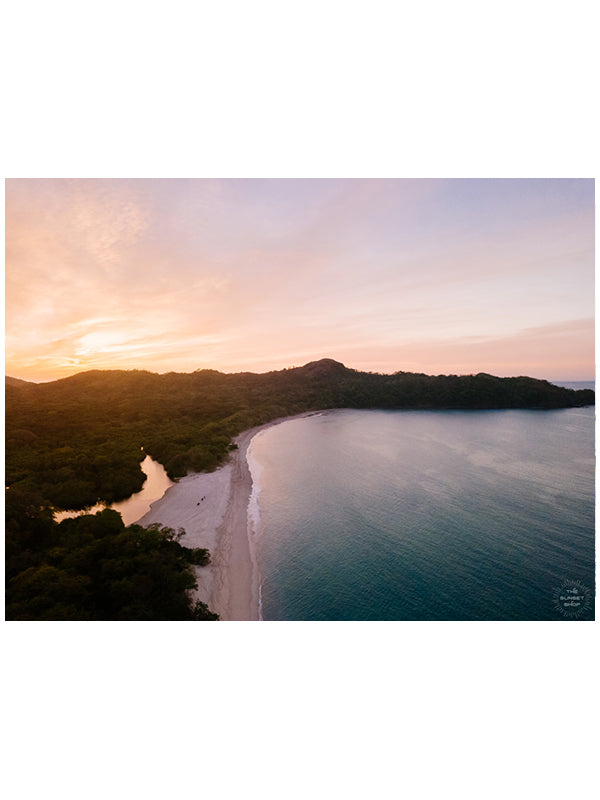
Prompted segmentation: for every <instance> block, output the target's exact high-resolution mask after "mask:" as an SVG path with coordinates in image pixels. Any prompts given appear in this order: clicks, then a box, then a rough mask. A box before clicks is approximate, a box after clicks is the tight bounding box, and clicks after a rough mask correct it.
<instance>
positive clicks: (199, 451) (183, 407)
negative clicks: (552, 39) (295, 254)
mask: <svg viewBox="0 0 600 800" xmlns="http://www.w3.org/2000/svg"><path fill="white" fill-rule="evenodd" d="M13 381H14V379H13ZM13 381H11V382H8V381H7V385H6V484H7V485H8V486H11V487H17V488H19V489H21V490H23V491H35V492H37V493H39V494H40V495H41V496H42V497H43V498H44V499H45V501H46V502H48V503H50V504H52V505H54V506H56V507H59V508H83V507H85V506H87V505H91V504H93V503H95V502H96V501H97V500H98V499H101V500H105V501H107V502H109V503H110V502H114V501H116V500H120V499H123V498H124V497H127V496H129V495H130V494H131V493H132V492H135V491H139V489H140V488H141V486H142V484H143V481H144V474H143V473H142V471H141V469H140V466H139V464H140V462H141V461H142V460H143V458H144V455H145V454H149V455H151V456H152V457H153V458H155V459H156V460H157V461H160V462H161V463H162V464H164V466H165V468H166V470H167V472H168V474H169V476H170V477H171V478H177V477H180V476H182V475H185V474H186V473H187V472H188V471H203V470H212V469H215V468H216V467H217V466H219V465H220V464H221V463H223V461H224V460H225V459H226V457H227V454H228V452H229V449H230V447H231V439H232V437H234V436H235V435H237V434H238V433H240V432H241V431H242V430H246V429H248V428H250V427H252V426H254V425H258V424H262V423H264V422H268V421H269V420H272V419H275V418H277V417H281V416H286V415H291V414H297V413H300V412H303V411H310V410H317V409H327V408H383V409H404V408H405V409H435V408H454V409H498V408H540V409H550V408H565V407H572V406H582V405H590V404H593V403H594V392H593V391H590V390H580V391H574V390H572V389H564V388H561V387H558V386H554V385H552V384H550V383H548V382H547V381H541V380H536V379H533V378H528V377H516V378H497V377H494V376H493V375H488V374H485V373H480V374H478V375H463V376H457V375H438V376H430V375H423V374H415V373H409V372H398V373H395V374H393V375H381V374H376V373H367V372H359V371H357V370H354V369H350V368H348V367H346V366H344V365H343V364H341V363H340V362H338V361H334V360H333V359H322V360H320V361H314V362H311V363H309V364H305V365H304V366H302V367H294V368H291V369H285V370H279V371H273V372H269V373H265V374H254V373H249V372H244V373H234V374H225V373H221V372H217V371H215V370H199V371H197V372H193V373H175V372H171V373H167V374H165V375H158V374H156V373H152V372H147V371H144V370H130V371H121V370H107V371H102V370H92V371H89V372H83V373H79V374H77V375H73V376H71V377H69V378H63V379H61V380H58V381H52V382H50V383H43V384H31V383H28V382H26V381H18V380H17V381H16V382H13ZM141 448H143V450H142V449H141Z"/></svg>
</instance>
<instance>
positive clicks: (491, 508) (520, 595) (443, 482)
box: [249, 407, 595, 620]
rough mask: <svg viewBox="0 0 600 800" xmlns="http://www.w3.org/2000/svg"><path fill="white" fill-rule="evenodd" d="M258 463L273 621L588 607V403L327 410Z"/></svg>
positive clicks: (255, 457) (583, 610)
mask: <svg viewBox="0 0 600 800" xmlns="http://www.w3.org/2000/svg"><path fill="white" fill-rule="evenodd" d="M249 462H250V465H251V468H252V472H253V478H254V481H255V501H256V500H258V508H257V509H256V508H255V513H254V517H255V523H256V524H255V529H256V533H255V542H256V547H257V554H258V561H259V566H260V572H261V597H262V616H263V619H265V620H557V619H577V618H579V619H593V616H594V611H593V608H594V602H593V594H594V552H595V551H594V408H593V407H590V408H579V409H564V410H559V411H525V410H523V411H521V410H518V411H514V410H506V411H356V410H341V411H333V412H325V413H323V414H321V415H318V416H311V417H307V418H303V419H297V420H292V421H289V422H286V423H282V424H281V425H277V426H275V427H272V428H269V429H267V430H266V431H264V432H262V433H261V434H259V435H258V436H256V437H255V438H254V439H253V440H252V443H251V446H250V449H249ZM257 511H258V513H256V512H257ZM572 582H576V583H575V584H574V585H575V587H576V589H577V591H578V592H579V593H580V596H583V601H582V603H580V606H579V607H578V609H577V610H576V613H575V610H573V609H569V608H568V607H566V606H564V605H562V604H561V602H560V601H559V599H558V598H559V597H563V599H564V596H565V595H564V592H565V591H571V592H574V591H575V589H573V588H572V585H571V584H572ZM582 593H583V594H582Z"/></svg>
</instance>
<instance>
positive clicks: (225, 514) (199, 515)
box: [137, 410, 323, 622]
mask: <svg viewBox="0 0 600 800" xmlns="http://www.w3.org/2000/svg"><path fill="white" fill-rule="evenodd" d="M319 413H323V412H321V411H319V410H314V411H305V412H302V413H300V414H294V415H291V416H288V417H278V418H277V419H274V420H271V421H270V422H266V423H264V424H263V425H257V426H255V427H254V428H249V429H248V430H246V431H242V433H240V434H238V435H237V436H236V437H235V438H234V439H233V442H234V444H236V445H237V450H232V451H231V456H230V458H229V460H228V461H227V463H226V464H224V465H223V466H222V467H219V468H218V469H217V470H215V471H214V472H196V473H190V474H189V475H187V476H186V477H185V478H180V479H179V481H178V482H177V483H175V484H174V485H173V486H171V487H170V488H169V489H167V491H166V492H165V494H164V495H163V496H162V497H161V498H160V499H159V500H156V501H155V502H154V503H152V505H151V507H150V511H148V512H147V513H146V514H144V516H143V517H141V518H140V519H139V520H137V523H138V524H139V525H144V526H147V525H150V524H152V523H159V524H160V525H165V526H167V527H169V528H174V529H175V530H177V529H179V528H184V529H185V535H184V536H183V537H182V538H181V544H183V545H185V546H186V547H205V548H207V549H208V550H209V551H210V555H211V562H210V564H209V565H208V566H206V567H194V573H195V575H196V580H197V582H198V589H197V590H196V591H195V592H194V593H193V599H194V600H201V601H202V602H203V603H206V604H207V606H208V607H209V608H210V610H211V611H214V612H215V613H217V614H218V615H219V617H220V618H221V620H224V621H236V622H237V621H254V620H259V619H260V608H259V604H260V597H259V595H260V574H259V569H258V563H257V558H256V552H255V547H254V543H253V542H252V541H251V536H252V534H251V530H250V524H249V517H248V505H249V502H250V498H251V494H252V486H253V484H252V474H251V472H250V467H249V464H248V460H247V452H248V448H249V446H250V442H251V441H252V439H253V438H254V437H255V436H256V434H258V433H260V432H261V431H264V430H267V429H268V428H271V427H273V426H274V425H279V424H281V423H282V422H289V421H290V420H294V419H302V418H304V417H309V416H312V415H313V414H319Z"/></svg>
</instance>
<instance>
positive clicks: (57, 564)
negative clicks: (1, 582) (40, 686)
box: [6, 489, 218, 620]
mask: <svg viewBox="0 0 600 800" xmlns="http://www.w3.org/2000/svg"><path fill="white" fill-rule="evenodd" d="M6 495H7V496H6V619H9V620H214V619H218V617H217V615H216V614H213V613H212V612H211V611H209V609H208V608H207V606H206V605H205V604H204V603H200V602H196V603H193V602H192V601H191V599H190V594H189V593H190V591H191V590H192V589H195V588H196V579H195V577H194V573H193V570H192V568H191V565H192V564H200V565H205V564H207V563H208V562H209V561H210V558H209V555H208V551H207V550H204V549H201V548H198V549H190V548H187V547H183V546H182V545H181V544H180V543H179V539H180V538H181V536H182V535H183V531H177V532H176V531H173V530H171V529H170V528H162V527H160V526H158V525H154V526H150V527H149V528H142V527H141V526H139V525H130V526H128V527H125V526H124V525H123V520H122V519H121V515H120V514H118V513H117V512H116V511H112V510H110V509H107V510H105V511H100V512H98V513H97V514H95V515H84V516H81V517H76V518H74V519H66V520H64V521H63V522H61V523H60V524H57V523H55V522H54V520H53V518H52V511H51V509H49V508H48V507H47V506H45V505H44V503H43V500H42V498H41V497H39V496H36V495H33V494H28V493H24V492H20V491H19V490H18V489H15V490H10V491H8V492H7V493H6Z"/></svg>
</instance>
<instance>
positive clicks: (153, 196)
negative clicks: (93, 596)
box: [6, 180, 594, 380]
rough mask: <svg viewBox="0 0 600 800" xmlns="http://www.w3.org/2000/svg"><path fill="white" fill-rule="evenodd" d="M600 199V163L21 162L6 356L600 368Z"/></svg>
mask: <svg viewBox="0 0 600 800" xmlns="http://www.w3.org/2000/svg"><path fill="white" fill-rule="evenodd" d="M593 203H594V198H593V182H591V181H499V182H494V181H430V180H428V181H393V180H389V181H325V180H322V181H304V180H303V181H268V180H265V181H192V180H189V181H188V180H185V181H160V180H157V181H149V180H139V181H118V180H116V181H107V180H102V181H48V180H45V181H30V180H27V181H18V180H11V181H7V188H6V359H7V370H8V371H9V372H11V371H12V373H13V374H15V375H17V376H20V377H25V378H30V379H33V380H35V379H43V380H44V379H50V378H53V377H61V376H64V375H67V374H71V373H72V372H73V371H79V370H81V369H89V368H110V367H119V368H134V367H140V368H146V369H152V370H156V371H167V370H170V369H178V370H183V371H190V370H193V369H196V368H197V367H204V366H209V367H214V368H217V369H223V370H236V369H258V370H260V369H271V368H276V367H280V366H286V365H289V364H290V363H297V362H298V361H299V360H301V359H306V360H309V359H310V358H313V357H320V356H321V355H329V356H333V357H336V358H340V359H342V360H346V361H347V363H349V364H350V365H351V366H356V367H360V368H363V369H369V368H372V369H377V370H379V371H393V370H395V369H403V368H407V369H408V368H411V369H419V370H422V371H432V370H433V371H438V372H444V371H446V372H447V371H450V372H451V371H464V372H472V371H479V370H481V369H483V370H485V371H493V370H494V369H496V371H499V372H502V373H503V374H509V373H514V372H515V371H518V372H531V373H532V374H534V373H535V374H539V373H540V370H542V371H546V373H547V374H551V375H554V376H566V375H567V373H568V374H569V375H571V374H574V372H575V371H578V372H577V376H578V377H583V378H585V377H589V375H590V374H591V373H592V372H593V364H594V361H593V353H591V350H590V345H591V342H592V334H591V331H590V327H589V324H588V323H586V324H585V325H582V326H580V327H579V328H578V327H577V325H576V324H574V323H572V321H573V320H578V319H579V320H581V319H587V320H589V319H590V318H591V317H592V316H593V313H594V310H593V276H594V267H593V264H594V255H593V254H594V205H593ZM561 325H563V326H564V325H566V326H567V327H566V328H563V329H561V327H560V326H561ZM569 326H571V327H569ZM543 329H552V330H553V331H554V333H552V335H546V336H544V335H543V334H542V333H541V331H542V330H543ZM493 343H495V344H493ZM503 347H504V348H505V352H504V355H502V353H501V352H500V351H501V348H503ZM584 354H585V355H584ZM482 361H486V363H485V364H482V363H481V362H482ZM494 365H496V366H494ZM575 365H577V366H575Z"/></svg>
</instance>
